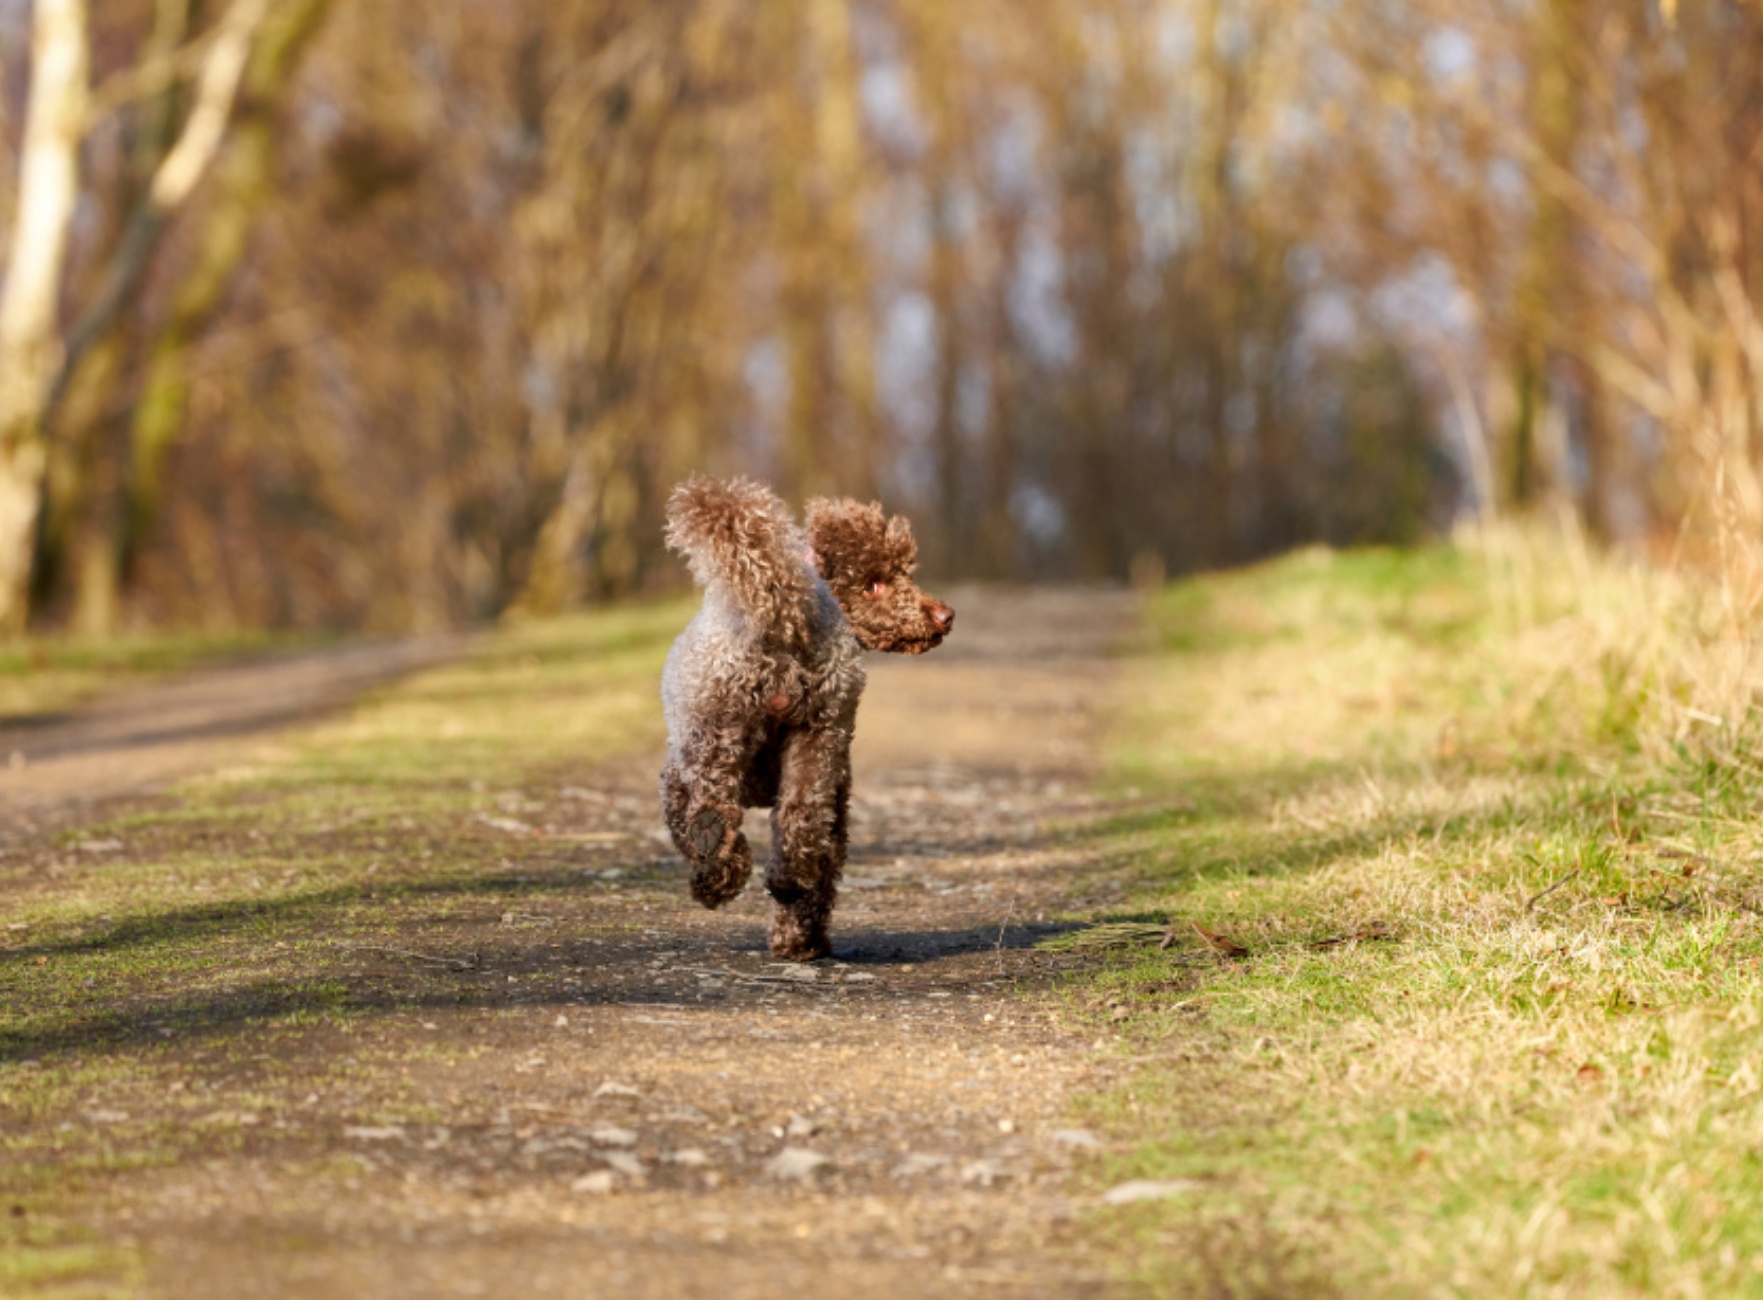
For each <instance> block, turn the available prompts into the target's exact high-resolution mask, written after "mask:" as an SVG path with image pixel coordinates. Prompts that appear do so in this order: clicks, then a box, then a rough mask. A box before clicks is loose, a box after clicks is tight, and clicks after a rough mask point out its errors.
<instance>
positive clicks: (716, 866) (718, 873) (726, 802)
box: [661, 736, 753, 907]
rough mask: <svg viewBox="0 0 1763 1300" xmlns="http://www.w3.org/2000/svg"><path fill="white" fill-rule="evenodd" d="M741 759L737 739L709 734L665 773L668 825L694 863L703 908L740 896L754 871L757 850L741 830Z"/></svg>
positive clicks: (663, 797)
mask: <svg viewBox="0 0 1763 1300" xmlns="http://www.w3.org/2000/svg"><path fill="white" fill-rule="evenodd" d="M718 740H720V741H721V742H722V743H720V744H719V743H717V741H718ZM726 750H732V751H733V753H732V754H731V753H728V752H724V751H726ZM742 762H743V755H742V747H741V745H740V744H739V742H738V740H731V739H730V738H729V737H726V736H724V737H710V738H707V741H706V743H705V744H703V745H700V746H697V747H694V750H692V751H688V753H687V754H686V756H685V761H684V762H683V763H680V764H674V763H669V764H668V765H667V767H666V768H664V769H663V770H662V773H661V807H662V811H663V813H664V815H665V816H666V818H667V829H668V831H669V832H670V833H671V834H672V836H673V842H674V845H675V846H676V847H677V848H678V849H679V851H680V852H681V853H682V854H683V855H684V856H685V859H686V861H687V862H690V863H691V864H692V897H693V898H694V899H696V900H697V901H698V902H699V903H701V904H702V905H703V906H705V907H721V906H722V905H723V904H724V903H726V902H728V901H730V900H731V899H733V898H735V897H737V896H738V895H739V894H740V892H741V891H742V890H743V889H745V888H746V887H747V878H748V877H749V876H750V875H752V873H753V850H752V849H751V848H749V847H748V845H747V837H746V836H745V835H743V834H742V833H741V777H740V772H741V770H742Z"/></svg>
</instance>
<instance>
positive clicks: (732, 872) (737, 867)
mask: <svg viewBox="0 0 1763 1300" xmlns="http://www.w3.org/2000/svg"><path fill="white" fill-rule="evenodd" d="M751 871H752V864H751V863H750V862H747V861H745V860H744V859H743V858H741V857H740V856H738V855H731V856H730V858H729V859H727V860H726V861H722V862H706V863H703V864H702V865H700V866H697V867H694V868H693V869H692V901H693V902H695V903H697V904H698V905H699V906H700V907H709V908H718V907H721V906H722V905H723V904H724V903H728V902H733V901H734V900H735V899H736V898H738V897H740V893H741V891H742V890H743V889H745V888H746V887H747V876H748V874H749V873H750V872H751Z"/></svg>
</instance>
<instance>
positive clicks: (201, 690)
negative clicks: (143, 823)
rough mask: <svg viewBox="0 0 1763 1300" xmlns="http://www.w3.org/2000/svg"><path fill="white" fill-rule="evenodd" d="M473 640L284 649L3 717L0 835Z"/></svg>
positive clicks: (66, 820)
mask: <svg viewBox="0 0 1763 1300" xmlns="http://www.w3.org/2000/svg"><path fill="white" fill-rule="evenodd" d="M468 644H469V640H468V638H466V637H462V636H433V637H418V638H411V639H407V640H400V641H375V642H362V643H357V644H353V645H347V646H341V647H337V648H333V649H325V650H310V651H301V652H296V653H291V654H286V655H276V656H272V657H269V658H264V659H256V660H252V661H251V662H249V663H243V664H239V665H236V666H231V667H225V668H211V669H206V670H200V671H197V672H193V673H190V674H188V675H187V676H184V677H180V678H177V679H175V680H172V681H168V682H155V683H151V684H149V685H145V686H138V687H135V688H133V689H130V690H127V691H123V692H119V693H117V694H113V695H108V696H105V697H104V698H102V699H100V700H97V701H95V702H93V703H92V704H90V705H87V706H85V707H82V708H79V709H75V710H71V711H69V712H66V713H56V714H48V715H44V716H41V717H33V718H28V719H12V720H9V721H6V722H4V723H0V843H4V842H7V841H15V840H18V839H22V838H24V837H26V836H29V835H33V834H36V833H38V832H40V831H42V830H45V829H50V828H53V827H57V826H63V825H68V824H71V823H74V822H77V821H80V820H84V819H88V818H90V817H91V816H93V815H94V812H95V810H96V809H97V808H98V807H100V806H102V805H103V804H106V803H108V802H110V801H111V800H114V799H118V798H121V797H124V796H129V795H141V794H147V793H151V792H152V791H154V790H156V789H158V788H159V787H162V786H164V785H167V784H169V783H170V782H172V781H176V780H178V779H179V778H181V777H185V776H189V775H191V774H192V773H196V772H201V771H205V770H208V769H211V768H214V767H217V766H220V765H221V764H222V763H224V762H226V761H227V758H228V755H229V754H230V753H231V752H232V750H233V747H235V746H236V745H237V744H238V743H239V742H241V741H243V740H247V739H249V738H251V737H253V736H259V735H262V734H263V733H265V732H268V731H274V730H277V729H280V728H284V727H287V726H289V725H290V724H293V723H297V722H303V721H308V720H311V719H312V718H314V717H316V716H318V715H321V714H324V713H326V712H329V711H331V710H333V709H336V708H338V707H340V706H342V705H344V704H346V703H348V702H349V701H350V700H351V699H353V698H355V697H356V696H358V695H360V694H361V692H362V691H364V690H368V689H370V688H371V687H373V686H376V685H379V684H380V683H382V682H385V681H389V680H391V679H392V678H395V677H399V676H402V675H404V674H406V673H410V672H415V671H417V670H418V669H421V668H427V667H430V666H431V665H434V664H437V663H441V662H444V661H446V660H448V659H451V658H453V657H455V656H456V655H458V654H460V653H462V652H463V651H464V649H465V648H466V646H467V645H468Z"/></svg>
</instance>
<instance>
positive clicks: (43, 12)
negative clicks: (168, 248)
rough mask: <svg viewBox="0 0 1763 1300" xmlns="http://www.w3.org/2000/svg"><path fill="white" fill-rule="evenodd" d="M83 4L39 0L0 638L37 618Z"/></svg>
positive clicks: (1, 536)
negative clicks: (47, 425)
mask: <svg viewBox="0 0 1763 1300" xmlns="http://www.w3.org/2000/svg"><path fill="white" fill-rule="evenodd" d="M87 27H88V14H87V10H86V3H85V0H36V5H35V9H34V12H33V17H32V24H31V93H30V102H29V104H28V106H27V107H26V110H25V132H24V147H23V151H22V154H21V160H20V169H19V171H20V177H19V191H18V209H19V210H18V217H17V220H16V222H15V223H14V225H13V231H12V236H13V237H12V249H11V255H10V257H9V258H8V261H7V273H6V289H5V298H4V300H3V301H0V633H6V634H14V635H15V634H17V633H19V632H21V631H23V629H24V626H25V621H26V619H27V618H28V617H29V614H30V578H31V557H32V554H33V552H34V549H35V539H36V532H37V512H38V510H39V508H40V505H41V501H42V490H43V469H44V465H45V462H46V456H45V447H44V439H43V414H44V409H45V404H46V403H47V401H48V397H49V389H50V385H51V384H52V383H53V381H54V376H55V371H56V368H57V366H58V365H59V363H60V357H59V355H58V353H59V346H60V339H59V336H58V333H57V329H56V300H57V298H58V296H59V291H60V287H61V276H62V268H63V264H64V263H65V261H66V258H67V243H68V232H69V227H70V226H71V225H72V222H73V210H74V201H75V199H76V197H77V195H78V184H79V145H80V135H81V132H82V130H83V128H84V126H85V113H86V96H87V52H86V40H87Z"/></svg>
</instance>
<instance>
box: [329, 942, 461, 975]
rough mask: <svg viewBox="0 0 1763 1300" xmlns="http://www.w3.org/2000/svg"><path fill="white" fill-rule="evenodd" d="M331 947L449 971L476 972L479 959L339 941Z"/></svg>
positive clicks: (332, 943)
mask: <svg viewBox="0 0 1763 1300" xmlns="http://www.w3.org/2000/svg"><path fill="white" fill-rule="evenodd" d="M331 947H333V948H343V949H346V950H347V951H349V952H377V953H380V954H382V955H385V956H389V957H408V958H410V959H411V960H412V961H420V962H427V963H428V964H429V965H431V966H445V967H447V969H449V970H476V969H477V968H478V964H479V960H480V959H479V957H478V955H477V954H476V953H475V952H474V953H472V955H471V956H470V957H468V958H467V957H434V956H431V955H430V954H428V953H426V952H412V951H410V949H408V948H383V947H380V946H379V945H377V944H371V943H344V942H343V941H342V940H340V939H333V940H331Z"/></svg>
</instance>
